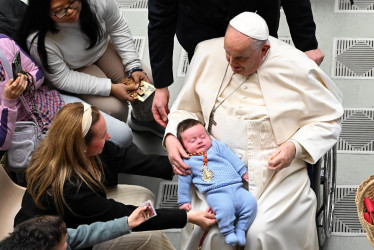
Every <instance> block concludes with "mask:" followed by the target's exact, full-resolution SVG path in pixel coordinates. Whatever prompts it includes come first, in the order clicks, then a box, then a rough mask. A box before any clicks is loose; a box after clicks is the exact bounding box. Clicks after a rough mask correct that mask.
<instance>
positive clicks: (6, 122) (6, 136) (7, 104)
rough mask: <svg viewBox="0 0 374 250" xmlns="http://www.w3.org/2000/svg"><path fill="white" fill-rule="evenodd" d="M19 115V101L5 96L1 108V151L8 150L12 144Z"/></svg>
mask: <svg viewBox="0 0 374 250" xmlns="http://www.w3.org/2000/svg"><path fill="white" fill-rule="evenodd" d="M17 114H18V111H17V100H12V99H7V98H5V97H4V96H3V97H2V99H1V106H0V119H1V120H0V150H7V149H8V148H9V146H10V144H11V142H12V138H13V134H14V127H15V124H16V119H17Z"/></svg>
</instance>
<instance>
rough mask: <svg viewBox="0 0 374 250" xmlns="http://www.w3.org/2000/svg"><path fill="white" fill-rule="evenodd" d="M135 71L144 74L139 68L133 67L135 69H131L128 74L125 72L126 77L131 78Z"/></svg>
mask: <svg viewBox="0 0 374 250" xmlns="http://www.w3.org/2000/svg"><path fill="white" fill-rule="evenodd" d="M136 71H141V72H144V70H143V69H142V68H141V67H135V68H132V69H130V70H129V72H127V74H128V75H127V77H129V78H130V77H131V74H132V73H134V72H136Z"/></svg>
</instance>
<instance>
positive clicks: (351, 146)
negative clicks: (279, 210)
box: [117, 0, 374, 250]
mask: <svg viewBox="0 0 374 250" xmlns="http://www.w3.org/2000/svg"><path fill="white" fill-rule="evenodd" d="M117 1H118V2H119V3H120V4H121V7H122V8H123V12H124V14H125V17H126V20H127V21H128V23H129V26H130V29H131V31H132V33H133V36H134V38H136V39H135V40H136V41H138V42H139V43H138V44H139V54H140V55H141V58H142V60H143V62H144V63H145V64H148V65H149V55H148V47H147V43H148V41H147V24H148V20H147V9H146V6H147V5H146V3H147V0H140V1H139V0H117ZM311 3H312V8H313V13H314V19H315V22H316V25H317V39H318V41H319V48H320V49H321V50H322V51H323V52H324V53H325V59H324V61H323V63H322V65H321V68H322V69H323V70H324V71H325V72H326V73H327V74H328V75H329V76H330V77H331V78H332V79H333V80H334V82H335V83H336V84H337V85H338V87H339V88H340V89H341V91H342V92H343V94H344V102H343V106H344V108H345V110H346V113H345V116H344V117H343V119H342V124H343V133H342V135H341V140H340V141H339V144H338V154H337V179H336V183H337V190H338V191H339V192H342V193H343V195H341V196H339V199H338V200H337V204H336V206H337V209H336V210H337V213H336V215H335V217H334V220H335V221H337V222H339V220H340V218H341V217H350V216H351V217H352V220H353V222H352V225H355V226H357V223H358V222H357V214H356V211H355V204H354V193H355V189H356V188H357V186H358V185H359V184H360V183H361V182H362V181H363V180H365V179H366V178H368V177H369V176H370V175H371V174H373V168H372V163H373V159H374V158H373V157H374V156H373V152H374V149H373V148H374V146H373V141H374V129H373V128H374V115H373V114H374V103H373V100H374V98H372V95H373V93H374V84H373V83H374V81H373V78H374V77H373V76H374V73H373V70H374V46H373V40H374V33H373V28H372V27H373V26H372V24H373V23H374V11H373V9H374V0H354V3H355V4H354V5H351V4H350V1H349V0H311ZM279 36H280V37H282V39H285V40H287V39H289V36H290V35H289V32H288V26H287V22H286V20H285V16H284V13H282V16H281V23H280V29H279ZM341 43H342V44H348V45H344V46H346V47H344V48H343V50H340V51H338V48H341V46H342V45H340V44H341ZM176 44H177V45H176V46H175V49H174V57H173V61H174V77H175V83H174V84H173V85H172V87H171V88H170V92H171V99H170V103H172V102H173V101H174V100H175V98H176V96H177V94H178V92H179V90H180V88H181V86H182V83H183V78H184V74H185V69H186V67H187V66H188V64H187V65H186V63H185V58H184V57H185V55H184V52H183V50H182V49H181V47H180V46H179V45H178V42H177V41H176ZM347 46H348V47H347ZM355 49H357V50H359V51H360V50H361V51H364V53H363V54H364V56H366V57H364V58H360V56H356V57H355V55H354V53H355ZM342 51H343V52H342ZM345 52H346V53H348V52H349V53H353V60H351V61H350V59H349V58H352V54H350V56H351V57H344V55H345V54H344V53H345ZM347 58H348V59H347ZM355 58H356V59H357V58H358V60H356V61H355V60H354V59H355ZM352 61H353V62H352ZM360 62H362V63H361V64H360ZM353 63H358V66H357V65H356V66H355V65H353ZM352 130H353V132H352V133H353V135H355V136H354V137H360V138H361V139H360V142H356V141H354V140H353V141H352V140H350V138H351V137H352V134H350V133H351V131H352ZM134 138H135V143H136V144H138V145H139V146H140V147H141V148H142V149H143V150H144V151H145V152H148V153H158V154H166V152H165V150H164V149H163V148H162V147H161V139H160V138H157V137H155V136H153V135H151V134H147V133H144V134H139V133H134ZM120 181H121V182H123V183H131V184H140V185H144V186H146V187H148V188H149V189H150V190H152V191H153V192H154V193H155V194H156V195H157V194H158V188H159V184H160V182H161V181H162V180H160V179H154V178H146V177H138V176H129V175H122V176H120ZM352 196H353V198H352ZM338 212H339V213H340V214H338ZM339 216H341V217H339ZM339 223H340V224H339V225H343V229H344V230H340V229H339V230H335V232H333V233H332V235H331V236H330V237H329V239H328V241H327V242H326V244H325V246H324V247H323V249H324V250H338V249H339V250H351V249H352V250H353V249H360V250H367V249H372V247H371V245H370V244H369V243H368V241H367V239H366V237H365V235H364V234H363V233H362V232H361V233H360V229H357V230H358V231H357V230H356V229H355V228H354V226H352V225H350V224H349V223H348V222H347V223H345V222H344V221H343V222H341V221H340V222H339ZM355 230H356V231H355ZM167 234H168V236H169V237H170V239H171V240H172V242H173V243H174V244H175V246H176V248H177V249H180V247H179V241H180V238H179V233H178V232H175V231H173V232H168V233H167Z"/></svg>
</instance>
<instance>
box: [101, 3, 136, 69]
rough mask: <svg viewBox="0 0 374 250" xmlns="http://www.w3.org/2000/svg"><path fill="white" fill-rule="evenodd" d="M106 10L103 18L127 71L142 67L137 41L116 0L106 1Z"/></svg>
mask: <svg viewBox="0 0 374 250" xmlns="http://www.w3.org/2000/svg"><path fill="white" fill-rule="evenodd" d="M105 8H106V9H105V11H104V15H103V19H104V21H105V25H106V29H107V32H108V34H109V35H110V39H111V40H112V42H113V44H114V45H115V47H116V50H117V52H118V54H119V55H120V57H121V58H122V63H123V65H124V67H125V71H129V70H130V69H133V68H135V67H141V66H142V65H141V62H140V59H139V55H138V53H137V51H136V47H135V43H134V40H133V38H132V35H131V31H130V28H129V26H128V25H127V23H126V20H125V18H124V16H123V13H122V12H121V10H120V9H119V7H118V3H117V2H116V1H115V0H107V1H105Z"/></svg>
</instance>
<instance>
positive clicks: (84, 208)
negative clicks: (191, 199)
mask: <svg viewBox="0 0 374 250" xmlns="http://www.w3.org/2000/svg"><path fill="white" fill-rule="evenodd" d="M64 197H65V199H66V202H67V204H68V205H69V206H70V208H71V209H72V210H73V212H74V213H75V214H74V213H72V212H71V211H70V210H69V209H68V208H67V207H64V215H63V216H62V218H63V220H64V221H65V223H66V225H67V227H69V228H77V227H78V226H79V225H81V224H91V223H93V222H96V221H108V220H113V219H115V218H121V217H123V216H129V215H130V214H131V212H132V211H133V210H135V209H136V206H132V205H125V204H122V203H120V202H116V201H114V200H113V199H107V198H106V194H105V192H103V191H101V190H97V191H96V193H95V192H94V191H92V190H91V189H90V188H89V187H88V186H87V185H86V184H84V183H82V184H81V185H79V184H78V182H77V180H76V179H73V180H72V182H69V181H66V182H65V185H64ZM43 204H44V206H45V207H46V209H40V208H38V207H37V206H36V205H35V203H34V201H33V199H32V197H31V195H30V194H29V192H27V191H26V192H25V194H24V196H23V199H22V206H21V209H20V211H19V212H18V213H17V215H16V217H15V220H14V225H18V224H19V223H21V222H23V221H25V220H27V219H30V218H33V217H35V216H39V215H57V210H56V208H55V204H54V201H53V198H52V196H50V195H46V196H45V199H44V201H43ZM156 212H157V216H155V217H153V218H151V219H150V220H148V221H146V222H144V223H142V224H141V225H140V226H138V227H136V228H134V231H147V230H160V229H168V228H183V227H184V226H185V225H186V223H187V214H186V211H184V210H180V209H156Z"/></svg>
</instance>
